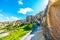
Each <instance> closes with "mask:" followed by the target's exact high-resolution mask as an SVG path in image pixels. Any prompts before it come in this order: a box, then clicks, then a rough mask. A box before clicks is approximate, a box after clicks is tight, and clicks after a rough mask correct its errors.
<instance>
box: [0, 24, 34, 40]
mask: <svg viewBox="0 0 60 40" xmlns="http://www.w3.org/2000/svg"><path fill="white" fill-rule="evenodd" d="M32 28H33V24H25V25H23V26H21V27H17V26H15V27H12V26H8V27H7V28H6V29H7V30H10V31H11V33H10V34H9V35H8V36H6V37H3V38H0V40H19V39H21V38H22V37H23V36H24V35H25V34H27V33H28V32H29V31H30V30H31V29H32Z"/></svg>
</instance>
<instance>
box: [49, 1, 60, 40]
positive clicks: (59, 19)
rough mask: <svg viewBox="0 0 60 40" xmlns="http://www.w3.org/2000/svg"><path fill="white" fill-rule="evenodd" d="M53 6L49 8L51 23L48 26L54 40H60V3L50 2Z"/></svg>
mask: <svg viewBox="0 0 60 40" xmlns="http://www.w3.org/2000/svg"><path fill="white" fill-rule="evenodd" d="M50 1H51V2H52V4H50V7H49V12H48V15H49V22H48V25H49V26H50V27H49V28H50V29H51V36H52V37H53V40H60V1H59V0H54V1H53V0H50Z"/></svg>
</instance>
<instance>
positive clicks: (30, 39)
mask: <svg viewBox="0 0 60 40" xmlns="http://www.w3.org/2000/svg"><path fill="white" fill-rule="evenodd" d="M21 40H45V39H44V36H43V30H42V27H38V25H37V24H34V28H33V30H31V31H30V32H29V33H28V34H26V35H25V36H24V37H23V38H22V39H21Z"/></svg>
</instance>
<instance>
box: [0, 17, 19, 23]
mask: <svg viewBox="0 0 60 40" xmlns="http://www.w3.org/2000/svg"><path fill="white" fill-rule="evenodd" d="M19 19H20V18H18V17H15V16H11V17H4V19H3V17H2V18H1V19H0V22H4V21H16V20H19Z"/></svg>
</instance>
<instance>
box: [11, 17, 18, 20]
mask: <svg viewBox="0 0 60 40" xmlns="http://www.w3.org/2000/svg"><path fill="white" fill-rule="evenodd" d="M11 20H19V18H17V17H14V16H12V17H11Z"/></svg>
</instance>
